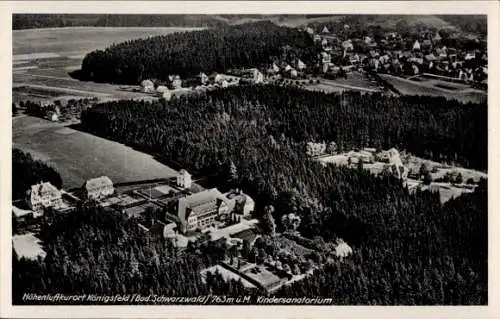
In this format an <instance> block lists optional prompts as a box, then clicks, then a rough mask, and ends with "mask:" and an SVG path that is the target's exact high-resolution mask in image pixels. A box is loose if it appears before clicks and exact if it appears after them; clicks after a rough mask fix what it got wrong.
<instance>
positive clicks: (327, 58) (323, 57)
mask: <svg viewBox="0 0 500 319" xmlns="http://www.w3.org/2000/svg"><path fill="white" fill-rule="evenodd" d="M331 61H332V56H331V55H330V54H329V53H326V52H321V63H330V62H331Z"/></svg>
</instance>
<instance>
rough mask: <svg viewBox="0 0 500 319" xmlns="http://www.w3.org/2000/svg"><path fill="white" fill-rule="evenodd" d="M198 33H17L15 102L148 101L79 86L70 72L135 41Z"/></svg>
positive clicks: (103, 87)
mask: <svg viewBox="0 0 500 319" xmlns="http://www.w3.org/2000/svg"><path fill="white" fill-rule="evenodd" d="M197 29H199V28H181V27H166V28H142V27H140V28H139V27H123V28H121V27H120V28H110V27H106V28H103V27H68V28H49V29H28V30H15V31H13V32H12V46H13V50H12V54H13V56H12V60H13V79H12V80H13V85H14V86H17V89H16V90H15V91H13V95H12V98H13V102H20V101H23V100H27V99H32V100H43V99H45V100H51V99H54V98H55V97H57V96H61V95H74V96H82V97H87V96H98V97H100V98H108V99H109V98H125V99H127V98H130V99H132V98H148V96H147V95H145V94H141V93H131V92H126V91H124V90H123V89H121V88H120V86H117V85H112V84H100V83H92V82H80V81H77V80H75V79H73V78H71V76H70V72H72V71H76V70H78V69H79V68H80V66H81V63H82V60H83V58H84V56H85V54H86V53H88V52H90V51H93V50H96V49H104V48H106V47H108V46H110V45H112V44H114V43H119V42H124V41H128V40H132V39H137V38H146V37H151V36H158V35H165V34H169V33H173V32H184V31H190V30H197ZM20 87H21V88H20ZM23 88H25V90H23ZM40 91H44V92H45V93H46V94H41V92H40Z"/></svg>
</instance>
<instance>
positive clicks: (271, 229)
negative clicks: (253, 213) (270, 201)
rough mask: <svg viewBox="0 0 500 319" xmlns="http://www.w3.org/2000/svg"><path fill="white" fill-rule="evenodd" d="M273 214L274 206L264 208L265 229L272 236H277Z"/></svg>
mask: <svg viewBox="0 0 500 319" xmlns="http://www.w3.org/2000/svg"><path fill="white" fill-rule="evenodd" d="M273 213H274V207H273V206H272V205H268V206H266V207H264V216H263V217H262V222H263V228H264V229H265V231H266V232H267V233H268V234H269V235H271V236H274V235H275V234H276V222H275V221H274V216H273Z"/></svg>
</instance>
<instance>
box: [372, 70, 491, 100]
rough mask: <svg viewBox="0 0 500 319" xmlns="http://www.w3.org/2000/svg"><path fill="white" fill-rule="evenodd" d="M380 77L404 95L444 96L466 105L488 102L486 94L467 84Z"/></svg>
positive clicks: (385, 75)
mask: <svg viewBox="0 0 500 319" xmlns="http://www.w3.org/2000/svg"><path fill="white" fill-rule="evenodd" d="M379 75H380V77H381V78H382V79H383V80H384V81H387V82H388V83H389V84H391V85H393V86H394V87H395V88H396V89H397V90H398V91H399V92H401V94H403V95H430V96H443V97H445V98H447V99H457V100H459V101H461V102H464V103H467V102H475V103H479V102H483V101H486V100H487V94H486V92H484V91H481V90H477V89H473V88H471V87H470V86H467V85H465V84H459V83H449V82H446V81H442V80H438V79H432V78H426V77H422V76H419V77H414V78H411V79H405V78H401V77H397V76H393V75H389V74H379Z"/></svg>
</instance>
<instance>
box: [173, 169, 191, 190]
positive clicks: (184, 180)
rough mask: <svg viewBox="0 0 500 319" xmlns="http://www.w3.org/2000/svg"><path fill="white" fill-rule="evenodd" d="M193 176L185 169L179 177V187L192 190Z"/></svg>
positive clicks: (180, 172)
mask: <svg viewBox="0 0 500 319" xmlns="http://www.w3.org/2000/svg"><path fill="white" fill-rule="evenodd" d="M191 183H192V180H191V174H189V173H188V172H187V171H186V170H185V169H181V170H180V171H179V175H177V186H179V187H182V188H191Z"/></svg>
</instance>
